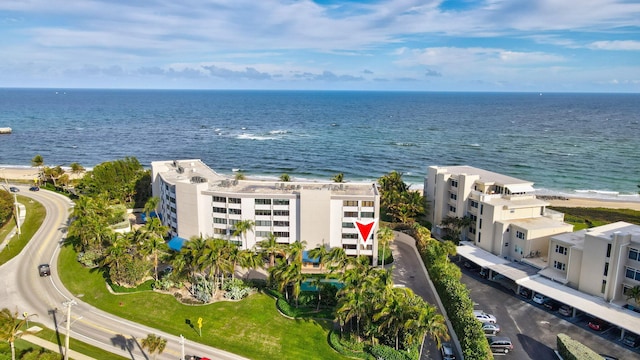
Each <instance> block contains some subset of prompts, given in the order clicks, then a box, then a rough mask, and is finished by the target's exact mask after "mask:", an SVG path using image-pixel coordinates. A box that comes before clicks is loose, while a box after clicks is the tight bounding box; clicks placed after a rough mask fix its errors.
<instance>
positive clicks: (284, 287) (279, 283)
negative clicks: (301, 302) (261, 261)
mask: <svg viewBox="0 0 640 360" xmlns="http://www.w3.org/2000/svg"><path fill="white" fill-rule="evenodd" d="M267 272H268V273H269V282H270V283H271V284H273V285H275V287H276V289H278V291H280V292H281V293H284V297H285V299H286V300H287V302H289V289H288V285H289V281H290V279H289V275H290V272H289V264H288V263H287V260H285V259H278V261H276V263H275V264H274V266H271V267H270V268H269V269H267Z"/></svg>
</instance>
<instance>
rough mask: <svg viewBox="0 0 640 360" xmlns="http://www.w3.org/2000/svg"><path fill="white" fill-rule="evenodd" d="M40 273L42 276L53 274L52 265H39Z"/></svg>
mask: <svg viewBox="0 0 640 360" xmlns="http://www.w3.org/2000/svg"><path fill="white" fill-rule="evenodd" d="M38 273H39V274H40V276H50V275H51V267H50V266H49V264H40V265H38Z"/></svg>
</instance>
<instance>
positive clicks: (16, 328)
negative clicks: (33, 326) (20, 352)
mask: <svg viewBox="0 0 640 360" xmlns="http://www.w3.org/2000/svg"><path fill="white" fill-rule="evenodd" d="M33 316H38V315H36V314H31V315H27V316H26V317H24V318H22V319H18V310H16V312H15V313H14V314H12V313H11V310H9V309H7V308H4V309H2V310H0V337H2V339H3V340H5V341H8V342H9V344H10V345H11V360H16V347H15V341H16V340H17V339H19V338H21V337H22V336H24V335H30V334H33V332H30V331H29V330H22V328H23V327H24V326H25V325H26V323H27V321H29V318H31V317H33Z"/></svg>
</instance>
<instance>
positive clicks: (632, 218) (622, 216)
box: [549, 206, 640, 231]
mask: <svg viewBox="0 0 640 360" xmlns="http://www.w3.org/2000/svg"><path fill="white" fill-rule="evenodd" d="M549 209H552V210H556V211H559V212H561V213H564V219H565V221H566V222H568V223H570V224H573V231H578V230H582V229H586V228H590V227H595V226H601V225H605V224H611V223H614V222H617V221H625V222H628V223H630V224H636V225H640V211H636V210H631V209H607V208H570V207H556V206H554V207H549Z"/></svg>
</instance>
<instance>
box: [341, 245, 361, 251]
mask: <svg viewBox="0 0 640 360" xmlns="http://www.w3.org/2000/svg"><path fill="white" fill-rule="evenodd" d="M342 248H343V249H345V250H356V249H357V248H358V245H351V244H345V245H342Z"/></svg>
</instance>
